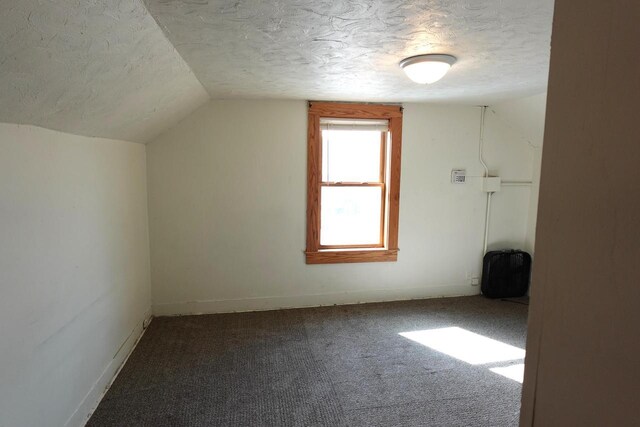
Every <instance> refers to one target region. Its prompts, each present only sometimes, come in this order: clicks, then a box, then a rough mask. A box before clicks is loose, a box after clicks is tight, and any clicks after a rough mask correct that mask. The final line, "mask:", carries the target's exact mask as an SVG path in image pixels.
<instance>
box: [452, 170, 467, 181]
mask: <svg viewBox="0 0 640 427" xmlns="http://www.w3.org/2000/svg"><path fill="white" fill-rule="evenodd" d="M466 178H467V172H466V170H464V169H453V170H452V171H451V183H452V184H464V183H465V181H466Z"/></svg>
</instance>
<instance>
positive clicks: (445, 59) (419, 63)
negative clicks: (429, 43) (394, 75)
mask: <svg viewBox="0 0 640 427" xmlns="http://www.w3.org/2000/svg"><path fill="white" fill-rule="evenodd" d="M455 62H456V57H455V56H451V55H443V54H427V55H416V56H410V57H409V58H405V59H403V60H402V61H400V68H402V69H403V70H404V72H405V74H406V75H407V77H409V78H410V79H411V80H413V81H414V82H416V83H420V84H431V83H435V82H437V81H438V80H440V79H441V78H443V77H444V75H445V74H447V71H449V68H451V66H452V65H453V64H455Z"/></svg>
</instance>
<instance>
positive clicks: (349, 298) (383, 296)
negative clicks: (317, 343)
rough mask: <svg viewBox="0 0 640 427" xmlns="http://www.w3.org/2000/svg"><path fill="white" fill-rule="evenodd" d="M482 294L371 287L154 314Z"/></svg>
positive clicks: (185, 306)
mask: <svg viewBox="0 0 640 427" xmlns="http://www.w3.org/2000/svg"><path fill="white" fill-rule="evenodd" d="M479 293H480V288H479V287H478V286H470V285H467V284H464V285H460V284H457V285H444V286H435V287H421V288H399V289H368V290H360V291H345V292H333V293H327V294H313V295H295V296H275V297H258V298H241V299H226V300H205V301H185V302H176V303H160V304H153V314H154V316H178V315H188V314H214V313H232V312H242V311H262V310H278V309H283V308H302V307H318V306H326V305H344V304H359V303H368V302H383V301H403V300H411V299H423V298H438V297H454V296H465V295H477V294H479Z"/></svg>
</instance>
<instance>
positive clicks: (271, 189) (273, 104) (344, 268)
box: [147, 101, 533, 314]
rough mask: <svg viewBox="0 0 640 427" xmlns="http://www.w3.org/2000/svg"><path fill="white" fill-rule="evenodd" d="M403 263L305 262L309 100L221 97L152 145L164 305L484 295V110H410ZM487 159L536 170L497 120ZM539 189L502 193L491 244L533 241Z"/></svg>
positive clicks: (526, 175) (498, 166)
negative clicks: (457, 173) (461, 177)
mask: <svg viewBox="0 0 640 427" xmlns="http://www.w3.org/2000/svg"><path fill="white" fill-rule="evenodd" d="M405 107H406V108H405V116H404V128H403V155H402V183H401V195H400V235H399V241H400V254H399V258H398V262H396V263H365V264H342V265H339V264H338V265H306V264H305V263H304V257H303V252H302V251H303V249H304V247H305V241H304V239H305V209H306V206H305V193H306V128H307V120H306V103H305V102H302V101H212V102H210V103H209V104H207V105H205V106H204V107H202V108H200V109H199V110H197V111H196V112H195V113H193V114H192V115H191V116H189V117H188V118H187V119H185V120H184V121H183V122H181V123H180V124H179V125H178V126H176V127H175V128H173V129H172V130H170V131H169V132H167V133H165V134H164V135H162V136H161V137H159V138H158V139H157V140H155V141H153V142H152V143H150V144H149V145H148V146H147V170H148V182H149V212H150V219H149V222H150V230H151V260H152V262H151V266H152V283H153V305H154V312H155V313H156V314H176V313H196V312H216V311H230V310H251V309H265V308H277V307H288V306H304V305H317V304H332V303H345V302H357V301H372V300H390V299H402V298H412V297H427V296H441V295H460V294H475V293H477V292H478V291H479V290H478V287H472V286H471V285H470V281H469V279H468V276H470V275H475V276H479V275H480V268H481V255H482V254H481V252H482V240H483V226H484V212H485V201H486V198H485V195H484V194H482V193H481V192H480V191H478V190H477V188H476V185H475V183H474V182H473V179H471V181H470V182H469V183H468V184H465V185H453V184H451V183H450V172H451V169H452V168H466V169H467V173H468V174H469V175H472V176H480V175H481V173H482V168H481V166H480V164H479V163H478V160H477V158H478V135H479V123H480V109H479V108H477V107H447V106H434V105H426V104H408V105H406V106H405ZM486 160H487V162H488V163H489V165H490V166H491V170H492V172H495V173H498V174H500V175H502V176H503V177H505V178H508V179H515V180H528V179H531V177H532V173H533V172H532V152H531V148H530V147H529V146H528V145H527V144H526V143H522V142H521V141H518V139H517V138H516V137H515V136H514V135H513V132H511V131H510V130H509V129H508V127H506V126H504V125H503V124H502V123H501V122H500V121H499V120H493V119H492V118H491V117H488V119H487V134H486ZM529 198H530V194H529V189H527V188H525V189H518V190H515V189H505V191H503V192H501V193H499V194H497V195H496V197H495V198H494V214H493V217H492V222H491V224H492V227H491V235H492V240H491V242H490V243H491V244H490V248H498V247H514V246H515V247H522V246H523V245H524V241H525V239H526V232H527V213H528V207H529Z"/></svg>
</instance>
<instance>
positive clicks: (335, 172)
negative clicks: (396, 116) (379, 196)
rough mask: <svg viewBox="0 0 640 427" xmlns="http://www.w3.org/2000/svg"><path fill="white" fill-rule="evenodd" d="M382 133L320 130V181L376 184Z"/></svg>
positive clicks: (378, 176)
mask: <svg viewBox="0 0 640 427" xmlns="http://www.w3.org/2000/svg"><path fill="white" fill-rule="evenodd" d="M381 138H382V132H379V131H363V130H323V131H322V180H323V181H324V182H379V181H380V144H381Z"/></svg>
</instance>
